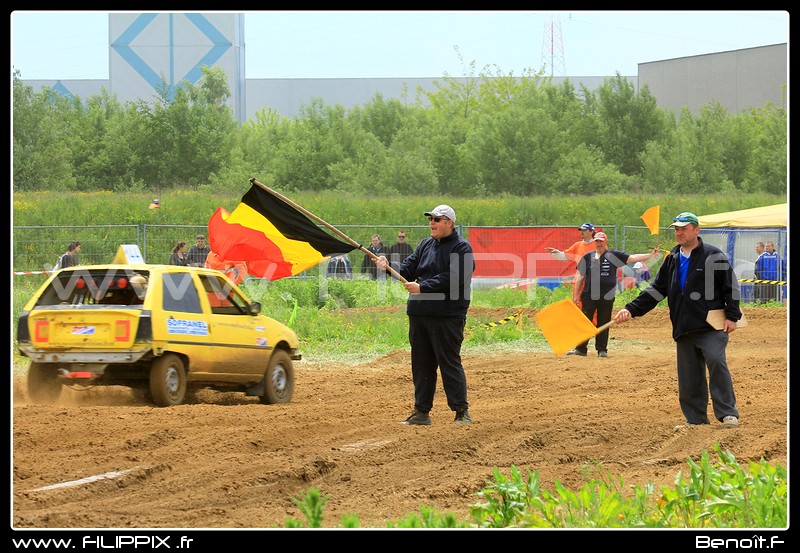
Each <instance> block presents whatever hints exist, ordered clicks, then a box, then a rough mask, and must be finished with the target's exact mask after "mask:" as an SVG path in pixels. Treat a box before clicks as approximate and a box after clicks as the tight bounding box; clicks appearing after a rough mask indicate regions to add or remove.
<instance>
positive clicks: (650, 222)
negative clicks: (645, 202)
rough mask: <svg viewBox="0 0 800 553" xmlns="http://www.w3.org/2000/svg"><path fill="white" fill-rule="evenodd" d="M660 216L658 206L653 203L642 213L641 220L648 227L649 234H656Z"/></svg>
mask: <svg viewBox="0 0 800 553" xmlns="http://www.w3.org/2000/svg"><path fill="white" fill-rule="evenodd" d="M660 217H661V208H660V206H657V205H654V206H653V207H651V208H650V209H648V210H647V211H645V212H644V213H642V221H644V224H645V225H647V228H649V229H650V234H658V220H659V218H660Z"/></svg>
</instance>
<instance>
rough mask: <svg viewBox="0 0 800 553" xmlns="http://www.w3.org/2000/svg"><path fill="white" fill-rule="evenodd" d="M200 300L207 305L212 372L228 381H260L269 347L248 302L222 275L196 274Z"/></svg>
mask: <svg viewBox="0 0 800 553" xmlns="http://www.w3.org/2000/svg"><path fill="white" fill-rule="evenodd" d="M198 278H199V279H200V282H201V290H203V292H204V296H205V297H204V298H203V300H204V301H205V302H207V304H208V310H209V313H210V314H209V316H208V320H209V328H210V343H211V344H212V345H213V349H214V351H213V353H212V355H211V357H212V358H213V361H214V369H213V370H214V371H215V372H216V373H218V374H219V375H221V376H229V377H231V378H234V379H235V378H236V377H237V376H239V377H241V376H242V375H252V376H254V377H256V379H257V378H260V377H261V376H263V374H264V371H265V370H266V368H267V360H268V359H269V352H270V351H271V350H272V344H270V343H269V340H268V336H267V329H266V328H265V326H264V324H263V322H262V321H261V317H256V316H253V315H251V314H250V307H249V304H250V302H249V301H248V300H247V299H246V298H245V297H244V296H243V295H242V294H240V293H239V291H238V290H237V289H236V288H235V286H234V285H233V282H232V281H231V280H230V279H228V278H227V277H225V276H224V275H222V274H219V275H217V274H213V273H200V274H198Z"/></svg>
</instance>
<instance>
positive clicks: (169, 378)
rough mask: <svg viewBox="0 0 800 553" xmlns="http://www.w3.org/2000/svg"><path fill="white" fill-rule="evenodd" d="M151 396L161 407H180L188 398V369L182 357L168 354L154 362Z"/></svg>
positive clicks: (151, 374) (151, 373) (151, 369)
mask: <svg viewBox="0 0 800 553" xmlns="http://www.w3.org/2000/svg"><path fill="white" fill-rule="evenodd" d="M150 395H151V396H152V398H153V403H155V404H156V405H158V406H159V407H170V406H172V405H180V403H181V402H182V401H183V398H184V397H185V396H186V369H185V368H184V367H183V361H182V360H181V358H180V357H178V356H177V355H175V354H174V353H168V354H166V355H163V356H161V357H159V358H158V359H156V360H155V361H154V362H153V366H152V367H151V368H150Z"/></svg>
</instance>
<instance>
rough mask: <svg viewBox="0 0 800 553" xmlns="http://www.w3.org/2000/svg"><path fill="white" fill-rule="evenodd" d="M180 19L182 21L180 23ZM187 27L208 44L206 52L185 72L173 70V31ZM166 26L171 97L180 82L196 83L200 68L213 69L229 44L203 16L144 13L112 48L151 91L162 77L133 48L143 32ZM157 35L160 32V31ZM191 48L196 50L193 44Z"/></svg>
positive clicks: (159, 84) (180, 69)
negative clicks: (181, 26) (192, 29)
mask: <svg viewBox="0 0 800 553" xmlns="http://www.w3.org/2000/svg"><path fill="white" fill-rule="evenodd" d="M179 18H182V19H183V21H179ZM186 23H188V24H190V25H191V26H192V27H194V28H196V29H197V30H198V31H199V32H200V33H201V34H202V36H203V37H205V38H207V39H208V41H209V44H208V50H207V51H206V52H205V53H204V54H203V55H202V56H200V57H199V59H197V60H196V61H194V63H193V64H192V65H190V67H189V68H188V70H187V69H186V68H176V65H175V53H174V49H175V48H176V45H175V44H174V42H173V41H174V37H175V33H174V28H175V26H176V25H178V24H182V25H185V24H186ZM163 24H165V25H166V32H167V35H168V48H169V74H167V75H164V79H165V80H166V83H167V86H168V87H169V92H170V97H172V93H173V92H174V90H175V87H176V86H177V84H178V83H180V82H181V81H183V80H186V81H189V82H190V83H193V84H194V83H196V82H197V81H198V80H199V79H200V77H202V72H201V71H200V68H201V67H202V66H204V65H213V64H214V63H215V62H217V61H218V60H219V59H220V58H221V57H222V56H223V55H224V54H225V52H227V51H228V49H229V48H231V46H232V45H231V42H230V41H229V40H227V39H226V38H225V36H224V35H223V34H222V33H221V32H220V31H219V30H218V29H217V28H216V27H214V25H212V24H211V22H209V21H208V19H206V17H205V16H203V15H202V14H199V13H186V14H178V13H174V14H173V13H165V14H157V13H147V14H142V15H140V16H139V17H137V18H136V19H135V20H134V22H133V23H131V25H130V26H129V27H128V28H127V29H126V30H125V31H123V32H122V33H121V34H120V35H119V37H118V38H117V40H115V41H113V42H112V43H111V48H112V49H113V50H114V51H115V52H117V53H118V54H119V55H120V56H121V57H122V58H123V59H124V60H125V61H126V62H128V64H129V65H130V66H131V67H132V68H133V69H134V71H136V72H137V73H138V74H139V75H141V77H142V78H143V79H144V80H145V81H147V82H148V83H149V84H150V86H152V87H153V89H154V90H157V89H158V87H159V86H161V83H162V75H161V74H159V72H158V71H156V70H155V69H153V67H152V66H151V65H150V64H149V63H148V62H146V61H145V60H144V59H143V57H142V56H144V55H145V53H144V52H141V51H140V52H137V47H136V45H135V44H134V43H135V40H136V38H137V37H138V36H140V35H141V34H143V33H145V32H154V31H153V27H154V26H155V25H163ZM158 32H163V31H161V30H160V29H159V30H158ZM193 46H196V44H194V45H193ZM183 70H185V73H183V74H177V75H176V74H175V73H176V71H183Z"/></svg>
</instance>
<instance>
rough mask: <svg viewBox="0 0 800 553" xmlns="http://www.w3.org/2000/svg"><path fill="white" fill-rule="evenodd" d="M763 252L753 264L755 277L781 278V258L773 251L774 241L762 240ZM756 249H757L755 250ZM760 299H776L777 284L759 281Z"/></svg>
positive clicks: (768, 279) (774, 279)
mask: <svg viewBox="0 0 800 553" xmlns="http://www.w3.org/2000/svg"><path fill="white" fill-rule="evenodd" d="M764 250H765V251H764V253H762V254H761V255H759V256H758V259H757V260H756V266H755V274H756V275H757V276H756V279H758V280H766V281H778V280H780V279H781V270H780V267H781V258H780V256H779V255H778V252H776V251H775V243H774V242H772V241H771V240H768V241H766V242H764ZM756 251H758V250H756ZM760 284H761V285H762V286H763V287H762V288H761V290H760V292H761V298H760V300H761V301H769V300H777V299H778V290H779V286H780V285H779V284H770V282H764V283H760Z"/></svg>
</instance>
